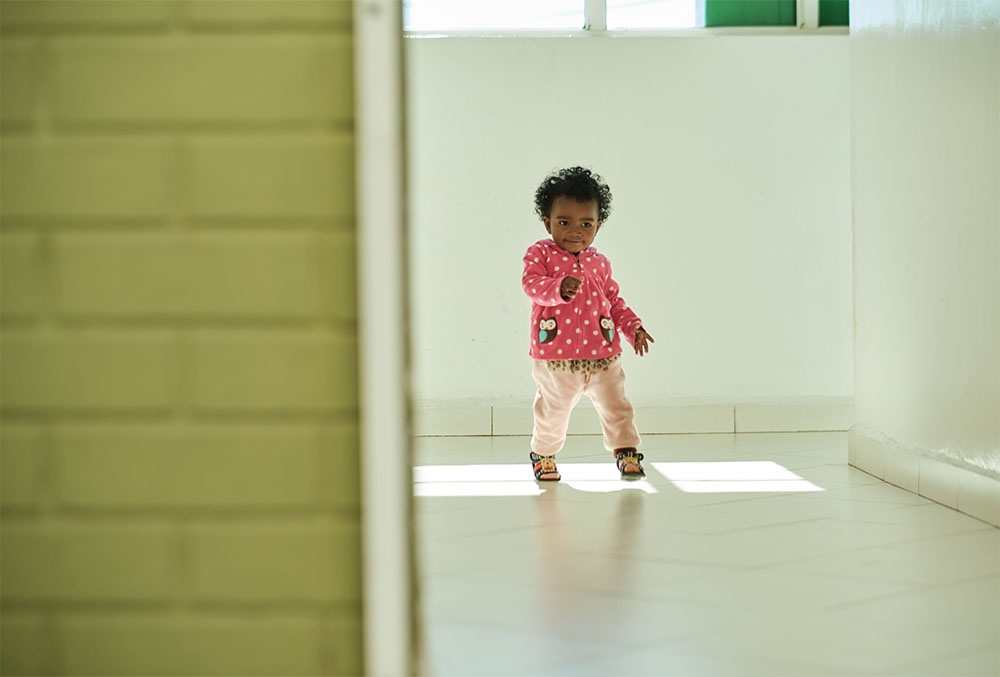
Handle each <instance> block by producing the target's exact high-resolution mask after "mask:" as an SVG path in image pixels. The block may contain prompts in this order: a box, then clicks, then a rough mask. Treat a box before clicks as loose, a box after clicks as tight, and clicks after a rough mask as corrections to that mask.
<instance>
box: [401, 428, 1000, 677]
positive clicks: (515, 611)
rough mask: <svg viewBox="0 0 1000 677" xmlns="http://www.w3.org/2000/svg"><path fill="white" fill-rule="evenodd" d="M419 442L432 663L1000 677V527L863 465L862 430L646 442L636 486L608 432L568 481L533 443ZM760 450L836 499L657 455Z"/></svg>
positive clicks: (487, 668) (740, 458)
mask: <svg viewBox="0 0 1000 677" xmlns="http://www.w3.org/2000/svg"><path fill="white" fill-rule="evenodd" d="M416 448H417V453H416V464H417V466H418V468H419V467H421V466H422V467H424V468H423V469H418V471H417V475H416V480H417V485H416V491H417V498H416V499H415V501H416V516H417V530H418V531H417V542H418V549H419V550H418V558H419V562H420V567H421V585H422V590H421V594H422V596H423V602H422V618H423V633H424V647H425V654H426V656H425V658H426V664H427V668H428V670H427V672H428V674H429V675H434V676H437V677H449V676H451V675H455V676H461V677H473V676H476V675H497V676H501V675H503V676H510V675H525V676H529V675H530V676H536V675H537V676H540V675H567V676H569V675H573V676H582V675H602V676H604V675H614V676H618V675H666V674H670V675H684V676H691V677H694V676H700V675H725V676H729V675H861V674H864V675H906V676H910V675H940V676H942V677H944V676H947V677H958V676H964V675H990V676H996V675H1000V530H998V529H996V528H994V527H991V526H989V525H987V524H985V523H983V522H980V521H978V520H976V519H973V518H971V517H967V516H965V515H963V514H961V513H958V512H955V511H954V510H951V509H949V508H946V507H943V506H941V505H938V504H936V503H932V502H931V501H928V500H926V499H924V498H921V497H919V496H916V495H914V494H911V493H909V492H906V491H903V490H902V489H898V488H896V487H893V486H891V485H887V484H884V483H883V482H881V481H879V480H877V479H875V478H874V477H871V476H870V475H867V474H865V473H863V472H861V471H859V470H856V469H854V468H851V467H849V466H847V465H846V458H847V436H846V433H801V434H799V433H785V434H741V435H663V436H646V437H645V438H644V440H643V446H642V451H643V453H644V454H645V455H646V460H645V461H644V465H645V466H646V469H647V475H648V479H647V480H645V481H642V482H636V483H622V482H621V481H619V480H618V479H617V478H618V475H617V471H616V470H615V469H614V466H613V464H612V461H611V460H610V455H609V454H607V452H605V451H604V450H603V447H602V445H601V440H600V437H590V436H586V437H571V438H570V439H569V441H568V442H567V445H566V447H565V448H564V449H563V451H562V452H561V453H560V455H559V465H560V470H561V471H562V474H563V481H562V482H560V483H558V484H555V483H545V484H539V483H535V482H534V479H533V477H532V476H531V473H530V466H529V465H528V462H527V455H528V439H527V438H524V437H496V438H488V437H470V438H454V437H453V438H421V439H418V440H417V445H416ZM751 461H753V462H760V461H772V462H774V463H776V464H780V466H782V467H783V468H785V469H787V470H790V471H791V472H793V473H795V474H796V475H798V476H799V477H801V478H803V479H805V480H808V482H810V483H812V484H813V485H815V487H816V488H817V489H822V491H819V490H813V491H808V492H800V493H790V492H786V491H784V490H783V489H787V488H788V487H791V486H793V485H773V484H772V485H769V486H768V487H767V488H768V489H769V490H768V491H763V492H758V493H746V492H740V493H713V492H704V493H687V492H684V491H681V490H680V489H679V488H677V486H676V485H675V484H674V483H673V482H672V481H671V480H669V479H667V477H666V476H665V475H664V474H661V473H660V472H658V471H657V470H656V469H654V467H653V464H654V463H678V462H729V463H733V462H751ZM488 464H489V465H499V466H503V467H491V468H482V467H479V468H477V467H476V466H483V465H488ZM601 464H603V465H601ZM441 465H445V466H452V467H449V468H435V467H430V468H427V466H441ZM463 466H468V467H463ZM659 467H661V468H663V469H664V470H665V471H667V472H668V473H672V472H673V471H675V470H676V469H677V468H678V467H679V466H669V465H667V466H659ZM687 469H688V470H691V468H690V467H689V468H687ZM720 469H722V470H727V471H729V477H728V479H729V481H730V482H733V481H735V482H737V484H735V485H734V484H727V485H715V487H713V486H710V485H709V484H708V482H707V481H706V480H707V477H708V476H707V475H704V473H705V472H710V471H716V470H720ZM761 469H763V470H765V471H773V470H774V469H775V466H769V467H764V466H760V465H746V466H737V465H726V466H720V465H711V464H709V465H706V466H702V467H700V468H698V467H696V468H694V470H695V471H696V472H699V473H702V474H701V475H698V477H700V478H701V479H702V480H703V481H702V482H701V483H700V484H699V485H697V486H698V487H701V488H702V489H712V488H718V487H722V488H726V489H728V490H731V489H733V488H738V487H741V486H744V485H747V488H749V485H748V484H747V483H748V482H749V479H743V478H744V477H746V472H745V471H748V470H757V471H759V470H761ZM779 470H780V469H779ZM785 481H788V480H785ZM539 491H541V493H538V492H539ZM519 492H520V493H521V494H522V495H517V494H518V493H519ZM529 492H530V493H529ZM647 492H655V493H647ZM483 493H492V494H499V495H492V496H489V495H477V494H483ZM440 494H451V495H446V496H444V495H440ZM505 494H506V495H505ZM510 494H515V495H510ZM525 494H527V495H525Z"/></svg>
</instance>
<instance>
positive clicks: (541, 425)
mask: <svg viewBox="0 0 1000 677" xmlns="http://www.w3.org/2000/svg"><path fill="white" fill-rule="evenodd" d="M532 362H533V363H534V364H533V365H532V367H531V376H532V378H534V379H535V384H536V385H537V386H538V392H537V393H536V394H535V405H534V411H535V425H534V428H533V429H532V431H531V450H532V451H534V452H535V453H536V454H539V455H541V456H554V455H555V454H556V453H557V452H558V451H559V450H560V449H562V446H563V444H564V443H565V442H566V429H567V428H568V427H569V415H570V413H572V411H573V407H575V406H576V403H577V402H579V401H580V396H581V395H582V394H583V376H582V375H580V374H571V373H569V372H554V371H552V370H551V369H550V368H549V367H548V365H547V364H546V363H545V360H532Z"/></svg>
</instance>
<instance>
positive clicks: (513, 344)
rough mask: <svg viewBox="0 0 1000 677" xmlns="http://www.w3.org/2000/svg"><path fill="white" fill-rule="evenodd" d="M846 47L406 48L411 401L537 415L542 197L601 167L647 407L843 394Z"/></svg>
mask: <svg viewBox="0 0 1000 677" xmlns="http://www.w3.org/2000/svg"><path fill="white" fill-rule="evenodd" d="M848 46H849V42H848V38H847V36H846V35H833V36H831V35H824V36H820V35H813V36H792V35H777V36H776V35H743V36H733V35H726V36H719V35H715V36H709V35H707V34H704V36H703V37H691V38H686V37H685V38H664V37H657V38H653V37H639V38H573V39H565V38H529V39H490V38H460V39H459V38H452V39H409V40H407V41H406V47H405V48H406V57H407V61H408V65H407V69H408V88H409V91H408V97H409V111H408V115H409V121H408V125H409V127H408V134H409V153H410V159H409V162H410V195H411V215H410V219H411V220H410V225H411V233H410V244H411V250H412V251H411V267H412V274H411V283H412V289H411V293H412V312H413V324H412V328H413V332H414V336H413V342H412V346H413V357H414V368H415V373H414V381H415V384H414V386H415V396H416V398H417V399H418V400H460V399H471V400H481V401H489V402H493V403H504V402H507V403H514V404H527V403H530V400H531V397H532V395H533V394H534V385H533V384H532V382H531V377H530V364H529V358H528V354H527V353H528V313H529V309H530V304H529V302H528V299H527V297H525V295H524V293H523V292H522V291H521V288H520V274H521V263H520V262H521V256H522V255H523V253H524V250H525V249H526V248H527V247H528V245H530V244H531V243H532V242H534V241H535V240H537V239H540V238H542V237H545V236H546V233H545V230H544V228H543V226H542V224H541V222H540V221H538V219H537V218H536V217H535V215H534V214H533V211H532V210H533V194H534V190H535V187H536V186H537V185H538V183H539V182H540V181H541V179H542V178H543V177H544V175H545V174H546V173H547V172H549V171H550V170H552V169H553V168H555V167H559V166H567V165H573V164H582V165H585V166H591V167H593V168H594V169H595V170H596V171H598V172H599V173H601V174H603V175H604V177H605V178H606V179H607V180H608V182H609V183H610V185H611V189H612V191H613V194H614V201H613V207H614V209H613V212H612V215H611V218H610V219H609V220H608V221H607V223H606V225H605V228H604V229H602V230H601V233H600V234H599V235H598V237H597V240H596V241H595V245H596V246H597V247H598V249H600V250H601V251H603V252H605V253H607V254H608V255H609V256H610V258H611V260H612V262H613V263H614V265H615V273H616V277H617V278H618V280H619V282H620V283H621V285H622V292H623V296H624V297H625V299H626V301H627V302H628V303H629V304H630V305H631V306H632V307H633V308H634V309H635V310H636V311H637V312H638V313H639V314H640V316H641V317H642V318H643V319H644V321H645V325H646V327H647V328H648V330H649V331H650V332H651V333H652V335H653V337H654V338H655V339H656V344H655V346H654V349H653V351H652V353H651V354H649V355H647V356H646V357H643V358H638V357H636V356H635V355H633V354H630V353H629V354H627V355H626V357H625V369H626V372H627V374H628V378H629V386H628V388H629V393H630V395H631V396H632V399H633V401H635V402H636V404H637V405H658V404H663V403H671V402H672V403H676V402H694V401H730V402H746V401H754V400H794V399H797V398H811V397H837V398H845V397H846V398H850V397H851V396H852V395H853V383H852V361H853V355H852V339H851V232H850V174H849V172H850V159H849V158H850V156H849V149H850V144H849V100H848V94H849V81H848V75H849V63H848V56H849V54H848Z"/></svg>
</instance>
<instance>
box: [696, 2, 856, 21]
mask: <svg viewBox="0 0 1000 677" xmlns="http://www.w3.org/2000/svg"><path fill="white" fill-rule="evenodd" d="M844 4H847V3H846V2H845V3H844ZM794 25H795V0H705V26H706V27H709V28H710V27H713V26H794Z"/></svg>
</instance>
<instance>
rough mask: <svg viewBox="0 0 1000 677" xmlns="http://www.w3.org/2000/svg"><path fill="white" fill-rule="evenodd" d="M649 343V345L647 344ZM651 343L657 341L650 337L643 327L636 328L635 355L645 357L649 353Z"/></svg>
mask: <svg viewBox="0 0 1000 677" xmlns="http://www.w3.org/2000/svg"><path fill="white" fill-rule="evenodd" d="M647 341H648V342H649V343H647ZM650 343H656V341H654V340H653V337H652V336H650V335H649V333H648V332H647V331H646V330H645V329H643V328H642V325H640V326H638V327H636V328H635V354H636V355H640V356H642V355H645V354H646V353H648V352H649V344H650Z"/></svg>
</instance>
